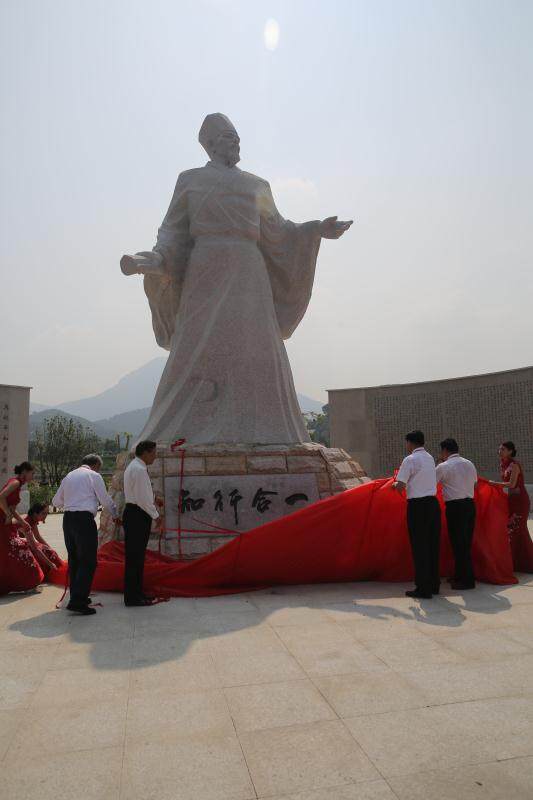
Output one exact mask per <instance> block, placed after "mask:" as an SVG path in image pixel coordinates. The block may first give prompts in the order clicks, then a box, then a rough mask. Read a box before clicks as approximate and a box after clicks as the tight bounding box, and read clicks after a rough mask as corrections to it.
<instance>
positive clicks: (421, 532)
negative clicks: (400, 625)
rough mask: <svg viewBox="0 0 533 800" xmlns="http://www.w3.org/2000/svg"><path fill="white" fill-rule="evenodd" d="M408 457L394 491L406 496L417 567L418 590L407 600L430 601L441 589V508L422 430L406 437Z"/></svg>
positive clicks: (409, 527) (410, 536) (414, 558)
mask: <svg viewBox="0 0 533 800" xmlns="http://www.w3.org/2000/svg"><path fill="white" fill-rule="evenodd" d="M405 441H406V443H407V452H408V453H409V455H408V456H406V457H405V458H404V460H403V461H402V465H401V467H400V469H399V472H398V475H397V477H396V481H395V482H394V483H393V488H394V489H396V490H398V491H402V490H403V489H405V491H406V494H407V527H408V529H409V539H410V542H411V551H412V553H413V561H414V565H415V588H414V590H411V591H408V592H406V593H405V594H406V595H407V596H408V597H420V598H426V599H430V598H431V597H433V595H434V594H438V593H439V588H440V570H439V556H440V506H439V501H438V500H437V497H436V495H437V476H436V472H435V460H434V458H433V456H432V455H431V454H430V453H428V452H427V450H426V449H425V448H424V444H425V439H424V434H423V433H422V431H411V433H408V434H407V436H406V437H405Z"/></svg>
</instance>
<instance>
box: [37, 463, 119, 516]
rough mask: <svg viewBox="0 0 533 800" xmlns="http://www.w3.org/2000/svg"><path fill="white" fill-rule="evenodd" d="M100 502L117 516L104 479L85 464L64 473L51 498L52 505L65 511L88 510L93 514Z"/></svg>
mask: <svg viewBox="0 0 533 800" xmlns="http://www.w3.org/2000/svg"><path fill="white" fill-rule="evenodd" d="M100 504H101V505H102V506H103V507H104V508H105V509H107V510H108V511H109V513H110V514H111V515H112V516H113V517H116V516H118V515H117V509H116V507H115V504H114V502H113V501H112V500H111V498H110V497H109V495H108V493H107V489H106V488H105V483H104V479H103V478H102V476H101V475H100V473H98V472H95V471H94V470H93V469H91V468H90V467H87V466H82V467H78V469H73V470H72V472H69V473H68V475H65V477H64V478H63V480H62V481H61V485H60V487H59V489H58V490H57V492H56V494H55V495H54V497H53V498H52V505H54V506H56V507H57V508H63V509H64V510H65V511H90V512H91V514H92V515H93V516H95V515H96V512H97V511H98V506H99V505H100Z"/></svg>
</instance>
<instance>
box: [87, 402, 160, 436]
mask: <svg viewBox="0 0 533 800" xmlns="http://www.w3.org/2000/svg"><path fill="white" fill-rule="evenodd" d="M149 413H150V406H148V408H138V409H136V410H135V411H125V412H124V413H123V414H115V416H114V417H109V418H108V419H99V420H97V421H96V422H94V423H92V424H93V425H102V426H104V427H105V428H109V429H110V430H113V431H115V433H131V434H132V435H133V436H138V435H139V433H140V432H141V431H142V429H143V428H144V425H145V422H146V420H147V419H148V414H149Z"/></svg>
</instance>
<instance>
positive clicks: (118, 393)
mask: <svg viewBox="0 0 533 800" xmlns="http://www.w3.org/2000/svg"><path fill="white" fill-rule="evenodd" d="M165 363H166V358H164V357H163V358H154V359H152V361H149V362H148V363H147V364H145V365H144V366H142V367H139V369H136V370H134V371H133V372H129V373H128V374H127V375H125V376H124V377H123V378H121V379H120V380H119V382H118V383H116V384H115V385H114V386H112V387H111V388H110V389H106V391H105V392H101V393H100V394H96V395H94V396H93V397H85V398H83V399H82V400H72V401H70V402H68V403H59V404H58V406H59V408H61V410H62V411H68V412H69V413H70V414H76V415H79V416H80V417H86V419H91V420H102V419H108V418H109V417H113V416H116V415H117V414H123V413H125V412H126V411H136V410H138V409H141V408H146V407H147V406H149V407H151V406H152V402H153V399H154V395H155V391H156V389H157V384H158V383H159V379H160V378H161V373H162V372H163V369H164V366H165Z"/></svg>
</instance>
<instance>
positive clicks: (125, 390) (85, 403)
mask: <svg viewBox="0 0 533 800" xmlns="http://www.w3.org/2000/svg"><path fill="white" fill-rule="evenodd" d="M165 364H166V357H164V356H161V357H159V358H154V359H152V361H149V362H148V363H147V364H144V366H142V367H139V369H136V370H134V371H133V372H129V373H128V374H127V375H124V377H123V378H121V379H120V380H119V381H118V383H116V384H115V385H114V386H111V388H109V389H106V391H105V392H100V394H96V395H94V396H93V397H85V398H82V399H81V400H71V401H69V402H68V403H58V404H57V405H56V406H54V408H59V409H61V411H65V412H68V413H69V414H71V415H75V416H77V417H83V418H85V419H86V420H92V421H94V424H98V425H100V424H101V425H103V426H104V427H110V428H111V429H115V426H118V430H119V431H120V432H124V431H128V432H129V433H133V434H135V433H136V432H137V433H140V431H141V429H142V427H143V425H144V421H145V419H146V416H147V415H146V413H145V412H146V410H147V409H150V408H151V406H152V402H153V399H154V395H155V392H156V389H157V385H158V383H159V379H160V378H161V374H162V372H163V369H164V368H165ZM298 402H299V403H300V408H301V409H302V411H303V412H306V411H316V412H318V413H319V412H320V411H321V410H322V405H323V404H322V403H320V402H319V401H318V400H313V399H312V398H311V397H306V395H302V394H299V395H298ZM44 409H46V410H49V409H47V407H46V406H43V405H42V404H41V403H32V404H31V410H32V411H33V410H35V411H36V412H41V410H44ZM143 413H144V414H145V416H144V418H143V417H142V415H143ZM125 414H133V417H131V420H130V422H129V427H128V421H127V420H128V419H129V418H128V417H126V418H123V419H119V417H123V415H125ZM141 419H142V421H141ZM135 428H137V430H134V429H135Z"/></svg>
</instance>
